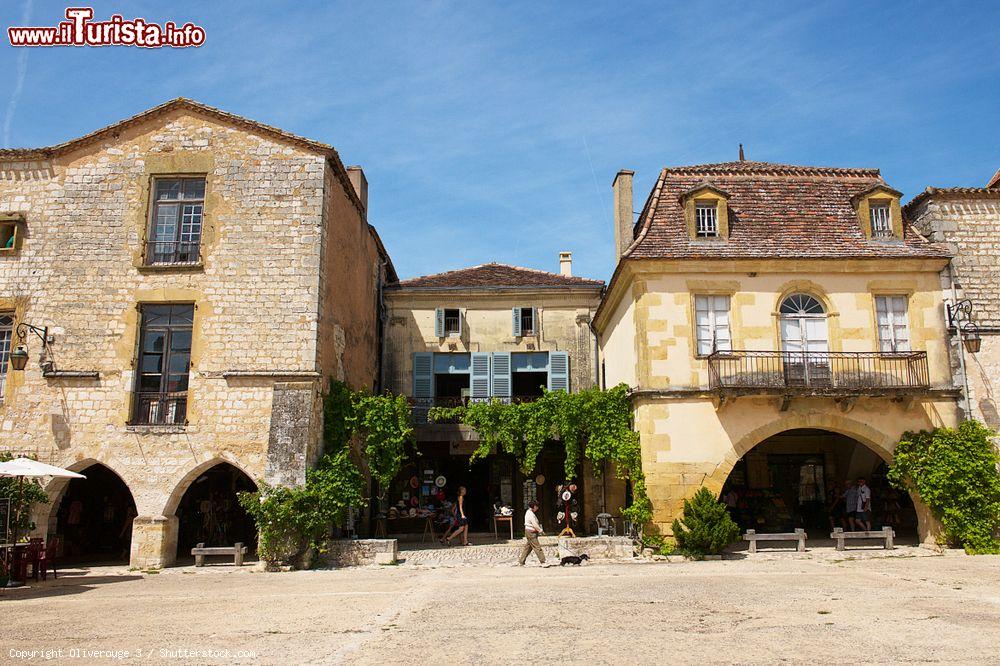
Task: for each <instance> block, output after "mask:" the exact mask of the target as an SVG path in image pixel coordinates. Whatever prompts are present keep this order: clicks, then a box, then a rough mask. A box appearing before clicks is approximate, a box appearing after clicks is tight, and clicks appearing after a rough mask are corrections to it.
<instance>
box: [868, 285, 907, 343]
mask: <svg viewBox="0 0 1000 666" xmlns="http://www.w3.org/2000/svg"><path fill="white" fill-rule="evenodd" d="M875 328H876V330H877V334H878V347H879V351H880V352H883V353H893V352H908V351H910V304H909V298H907V297H906V296H905V295H901V294H882V295H879V296H876V297H875Z"/></svg>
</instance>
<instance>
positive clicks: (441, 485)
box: [434, 476, 448, 488]
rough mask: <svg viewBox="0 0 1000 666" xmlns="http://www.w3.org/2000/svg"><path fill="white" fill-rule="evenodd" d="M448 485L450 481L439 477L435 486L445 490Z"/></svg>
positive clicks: (435, 480)
mask: <svg viewBox="0 0 1000 666" xmlns="http://www.w3.org/2000/svg"><path fill="white" fill-rule="evenodd" d="M446 483H448V479H446V478H444V477H443V476H439V477H438V478H436V479H434V485H435V486H437V487H438V488H444V485H445V484H446Z"/></svg>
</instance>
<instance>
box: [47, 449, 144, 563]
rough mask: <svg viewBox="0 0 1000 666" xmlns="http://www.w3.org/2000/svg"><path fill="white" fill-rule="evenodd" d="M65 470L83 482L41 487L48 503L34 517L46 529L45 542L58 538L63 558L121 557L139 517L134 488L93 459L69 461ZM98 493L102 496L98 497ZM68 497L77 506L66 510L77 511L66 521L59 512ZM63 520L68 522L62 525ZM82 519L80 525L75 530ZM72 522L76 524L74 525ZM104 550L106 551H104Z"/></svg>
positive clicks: (65, 481)
mask: <svg viewBox="0 0 1000 666" xmlns="http://www.w3.org/2000/svg"><path fill="white" fill-rule="evenodd" d="M66 469H68V470H70V471H72V472H79V473H81V474H84V475H85V476H87V478H86V479H66V478H53V479H51V480H50V481H49V482H48V483H47V484H46V485H45V492H46V494H47V495H48V496H49V503H48V504H46V505H43V506H44V509H43V511H44V516H41V515H39V516H38V518H39V520H38V521H37V522H36V524H37V525H39V526H42V525H44V526H45V527H44V530H45V533H46V536H47V538H49V539H51V538H52V537H55V536H59V537H61V539H62V550H63V553H64V554H65V555H68V556H82V557H84V558H88V559H94V558H95V557H98V559H105V558H110V559H124V557H126V556H127V554H128V552H129V548H130V545H129V544H130V540H131V534H132V529H131V526H130V525H131V521H132V520H134V518H135V516H136V515H137V513H138V508H137V507H138V505H137V502H136V498H135V492H134V490H133V487H132V486H131V485H130V484H129V483H128V482H127V481H126V480H125V477H123V476H122V475H121V473H119V472H118V471H117V470H116V469H115V468H114V467H112V466H111V465H109V464H107V463H106V462H104V461H102V460H99V459H97V458H83V459H80V460H77V461H74V462H73V463H71V464H69V465H67V466H66ZM102 477H103V478H102ZM100 495H103V498H100V499H99V498H98V496H100ZM69 497H73V498H74V503H75V502H76V501H80V505H79V508H76V507H73V506H70V507H69V509H68V512H69V514H70V515H72V514H73V513H74V512H77V515H76V517H75V519H74V518H69V517H68V516H67V515H66V514H67V511H64V509H65V508H66V507H63V504H64V501H65V500H66V499H68V498H69ZM80 512H82V515H81V513H80ZM98 515H99V516H100V518H98ZM67 519H68V520H70V521H71V522H69V523H62V524H61V522H62V521H64V520H67ZM81 520H82V521H84V523H83V525H85V527H80V526H79V521H81ZM73 521H76V524H77V526H76V527H74V524H75V523H74V522H73ZM126 534H127V536H125V535H126ZM118 542H120V543H118ZM95 544H96V545H95ZM115 544H118V546H117V548H120V549H121V550H120V551H119V550H118V549H117V548H116V547H115ZM105 547H108V548H110V549H111V550H109V551H108V552H104V548H105ZM99 552H100V554H98V553H99ZM119 552H120V553H121V555H122V557H121V558H119Z"/></svg>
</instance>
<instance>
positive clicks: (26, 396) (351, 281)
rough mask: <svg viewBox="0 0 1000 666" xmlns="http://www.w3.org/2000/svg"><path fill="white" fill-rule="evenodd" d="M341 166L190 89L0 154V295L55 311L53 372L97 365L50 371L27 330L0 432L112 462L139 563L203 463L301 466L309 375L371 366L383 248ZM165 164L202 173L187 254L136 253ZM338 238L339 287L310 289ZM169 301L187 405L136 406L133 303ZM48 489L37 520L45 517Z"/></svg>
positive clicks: (164, 559)
mask: <svg viewBox="0 0 1000 666" xmlns="http://www.w3.org/2000/svg"><path fill="white" fill-rule="evenodd" d="M338 164H339V163H338ZM333 168H334V164H333V163H332V162H331V161H329V160H328V157H327V155H326V152H324V151H315V150H311V149H309V148H306V147H302V146H301V145H300V144H296V143H295V142H287V141H284V140H282V139H281V138H280V137H275V136H273V135H272V134H269V133H267V132H259V131H255V130H254V129H252V128H248V127H247V126H246V124H242V123H233V122H229V121H227V120H226V119H220V118H218V117H214V116H213V115H212V114H204V113H200V112H198V111H193V110H190V109H187V108H183V107H181V108H175V109H173V110H168V111H166V112H163V113H160V114H155V115H153V116H151V117H150V118H149V119H148V120H146V121H144V122H141V123H138V124H133V125H130V126H126V127H124V128H123V129H121V131H119V132H117V133H116V134H114V135H111V136H107V137H105V138H104V139H103V140H101V141H97V142H94V143H89V144H86V145H84V146H81V147H80V148H79V149H76V150H71V151H69V152H66V151H63V152H57V153H56V154H55V156H53V157H51V158H50V159H46V160H41V161H39V160H36V161H26V162H17V161H8V162H3V163H0V213H5V214H10V213H16V214H19V215H20V216H22V217H23V218H24V222H23V225H22V231H23V234H22V242H21V244H20V248H19V249H18V250H17V251H16V252H13V253H2V254H0V312H4V311H6V312H13V313H14V314H15V315H16V318H17V320H18V321H26V322H30V323H32V324H34V325H36V326H48V327H49V332H50V334H51V337H52V342H51V357H50V358H51V359H52V360H54V361H55V367H56V368H57V369H58V370H59V371H64V372H65V371H88V372H96V373H98V377H97V378H80V377H73V376H68V375H65V374H63V375H56V376H50V377H43V376H42V371H41V369H40V368H39V364H38V359H39V352H40V341H39V340H37V339H36V338H34V337H29V338H28V340H27V344H28V346H29V350H30V353H31V360H30V361H29V364H28V367H27V369H26V370H25V371H23V372H15V371H11V372H10V373H9V374H8V381H7V389H6V391H5V395H4V396H3V401H2V404H0V434H2V439H0V450H3V451H9V452H11V453H14V454H26V455H34V456H37V457H38V458H39V459H41V460H43V461H46V462H49V463H53V464H56V465H59V466H63V467H69V468H70V469H74V470H84V471H85V470H86V468H87V467H88V466H90V465H91V464H93V463H101V464H103V465H105V466H107V467H108V468H110V469H111V470H112V471H114V472H115V473H117V474H118V475H119V476H120V477H121V479H122V480H123V481H124V482H125V484H126V485H127V486H128V488H129V490H130V491H131V493H132V496H133V498H134V500H135V503H136V507H137V510H138V514H139V518H137V519H136V523H135V526H134V535H135V538H134V539H133V552H132V559H133V562H134V563H135V564H136V565H137V566H155V565H161V564H166V563H169V562H170V561H171V560H172V559H173V546H172V543H174V542H173V541H172V539H176V529H177V526H176V519H175V518H174V515H173V514H174V511H175V510H176V508H177V505H178V503H179V502H180V499H181V497H182V495H183V493H184V491H185V490H186V489H187V487H188V485H189V484H190V483H191V482H192V481H193V480H194V479H196V478H197V477H198V476H199V475H200V474H201V473H203V472H204V471H205V470H207V469H209V468H211V467H212V466H213V465H215V464H217V463H219V462H227V463H230V464H232V465H234V466H235V467H237V468H238V469H240V470H242V471H243V472H245V473H246V474H247V475H248V476H249V477H250V478H251V479H253V480H258V479H262V478H264V479H267V480H269V481H272V482H278V483H294V482H299V481H301V480H302V479H303V478H304V472H305V466H306V464H307V462H309V461H311V460H312V459H314V458H315V457H316V455H317V454H318V450H319V436H320V429H321V413H320V403H319V393H320V389H321V388H322V387H321V383H320V379H321V377H322V376H323V375H335V376H343V377H346V378H348V379H351V380H352V381H353V382H354V383H356V384H357V385H370V384H371V382H372V381H373V378H374V377H375V365H374V362H373V358H372V356H373V354H372V352H371V351H370V347H371V342H370V338H371V333H370V330H371V319H372V317H373V314H372V311H373V310H374V299H373V298H372V297H371V294H372V293H373V291H374V286H373V284H374V276H375V275H376V274H377V267H378V265H379V263H380V262H379V260H378V256H377V250H376V249H375V246H374V243H373V241H372V238H371V235H370V234H369V232H368V226H367V223H366V222H365V221H364V220H363V218H362V216H361V213H360V211H359V210H358V209H357V207H356V206H354V205H353V203H351V199H350V197H349V196H348V195H346V194H345V193H344V190H343V186H342V183H341V182H340V181H339V180H338V179H335V178H333V177H332V176H331V172H332V170H333ZM166 174H169V175H177V174H182V175H183V174H189V175H199V174H205V175H206V194H205V209H204V229H203V235H202V245H201V257H202V258H201V261H200V262H199V264H198V265H195V266H186V267H169V268H168V267H159V266H154V267H149V266H144V265H143V246H144V240H145V238H146V234H147V229H148V224H149V197H150V194H149V192H150V184H151V180H152V177H153V176H155V175H166ZM334 255H339V256H341V257H350V261H351V262H353V264H354V265H355V266H359V267H361V268H358V269H357V271H356V272H345V271H344V270H340V269H337V268H332V269H329V270H326V271H325V273H324V274H323V278H324V279H327V280H332V281H335V282H336V284H337V288H336V294H337V297H336V298H334V297H332V296H330V295H329V293H330V292H329V290H327V296H326V297H325V298H324V299H323V300H322V301H321V298H320V292H321V265H327V266H332V265H334V264H336V260H334V259H333V256H334ZM339 261H341V263H343V259H341V260H339ZM353 294H363V298H361V297H357V298H355V297H353V296H352V295H353ZM171 302H185V303H194V304H195V308H196V309H195V318H194V325H193V343H192V353H191V367H190V387H189V392H188V412H187V423H186V424H178V425H176V426H170V427H163V426H159V427H156V426H139V425H132V424H131V415H132V397H133V394H132V390H133V386H134V382H135V356H136V345H137V339H138V326H139V321H138V320H139V316H138V310H137V306H138V305H139V304H141V303H171ZM335 330H339V331H340V332H341V335H342V337H343V338H344V339H345V340H346V346H345V347H342V349H341V354H340V356H339V357H336V358H353V357H352V351H353V350H352V349H351V348H350V345H352V344H355V345H359V346H361V347H363V349H361V350H360V352H359V354H358V355H357V360H356V361H352V363H353V365H352V366H351V368H350V369H349V370H347V371H345V370H343V369H341V368H338V367H337V365H336V362H334V361H331V360H329V359H330V358H333V357H331V356H329V355H323V354H321V352H320V349H319V346H320V345H321V344H327V341H328V340H329V339H330V338H332V337H335V334H329V333H328V331H335ZM321 332H322V335H321ZM289 380H291V381H293V382H296V383H295V384H294V385H282V384H281V382H283V381H284V382H287V381H289ZM57 487H59V488H61V487H62V486H59V484H54V485H53V486H52V488H51V490H52V494H53V496H54V497H55V495H56V494H57V492H58V490H57ZM57 505H58V502H54V503H53V504H51V505H48V506H46V507H43V508H42V512H43V513H44V514H45V515H40V516H39V517H38V518H39V520H38V521H37V522H38V523H39V524H40V525H43V526H44V525H49V526H50V527H51V528H52V529H54V528H55V511H56V510H57V508H58V506H57ZM171 519H173V520H171ZM171 530H173V534H172V535H171V534H170V531H171Z"/></svg>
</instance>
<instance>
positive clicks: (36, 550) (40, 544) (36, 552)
mask: <svg viewBox="0 0 1000 666" xmlns="http://www.w3.org/2000/svg"><path fill="white" fill-rule="evenodd" d="M44 552H45V542H44V540H43V539H42V538H41V537H32V538H31V539H28V547H27V548H25V549H24V559H25V562H24V576H25V580H27V576H28V565H29V564H30V565H31V577H32V579H34V580H38V576H39V574H40V573H41V572H40V571H39V562H40V561H41V559H42V553H44Z"/></svg>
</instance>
